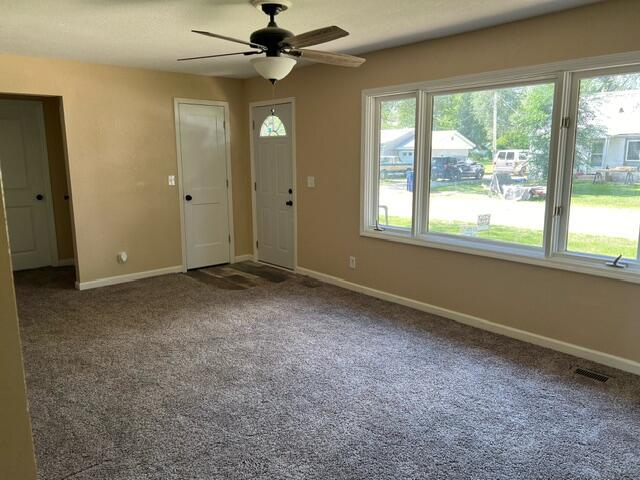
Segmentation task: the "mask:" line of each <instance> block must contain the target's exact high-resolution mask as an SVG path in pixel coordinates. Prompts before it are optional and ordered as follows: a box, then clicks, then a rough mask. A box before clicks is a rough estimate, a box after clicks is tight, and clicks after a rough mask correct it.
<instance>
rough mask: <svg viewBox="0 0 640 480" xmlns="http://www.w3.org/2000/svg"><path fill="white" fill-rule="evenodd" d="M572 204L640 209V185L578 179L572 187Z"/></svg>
mask: <svg viewBox="0 0 640 480" xmlns="http://www.w3.org/2000/svg"><path fill="white" fill-rule="evenodd" d="M571 204H572V205H580V206H585V207H603V208H638V209H640V185H638V184H634V185H624V184H622V183H597V184H594V183H592V182H591V181H590V180H589V181H576V182H574V183H573V188H572V189H571Z"/></svg>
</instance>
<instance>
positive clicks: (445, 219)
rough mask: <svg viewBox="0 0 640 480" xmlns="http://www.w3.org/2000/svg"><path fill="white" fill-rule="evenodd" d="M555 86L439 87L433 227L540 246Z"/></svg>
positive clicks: (431, 208) (435, 102) (434, 128)
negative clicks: (447, 89)
mask: <svg viewBox="0 0 640 480" xmlns="http://www.w3.org/2000/svg"><path fill="white" fill-rule="evenodd" d="M554 87H555V85H554V84H553V83H542V84H537V85H518V86H511V87H506V88H496V89H487V90H478V91H471V92H462V93H446V94H441V95H440V94H439V95H434V97H433V113H432V122H431V129H432V132H431V158H430V163H431V167H430V169H429V175H428V178H429V181H430V184H429V186H430V189H429V204H428V205H429V208H428V221H427V222H425V223H426V224H427V225H428V228H427V230H428V232H430V233H442V234H447V235H462V236H467V237H475V238H479V239H489V240H494V241H497V242H506V243H513V244H518V245H528V246H532V247H537V248H542V246H543V242H544V238H543V230H544V218H545V207H546V192H547V180H548V176H549V152H550V145H551V125H552V117H553V116H552V113H553V93H554Z"/></svg>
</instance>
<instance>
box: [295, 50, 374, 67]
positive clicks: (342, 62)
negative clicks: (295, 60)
mask: <svg viewBox="0 0 640 480" xmlns="http://www.w3.org/2000/svg"><path fill="white" fill-rule="evenodd" d="M288 53H289V55H294V56H296V57H301V58H303V59H306V60H311V61H312V62H316V63H326V64H328V65H336V66H338V67H359V66H360V65H362V64H363V63H364V62H366V59H364V58H360V57H354V56H353V55H345V54H344V53H331V52H320V51H318V50H307V49H303V50H291V51H290V52H288Z"/></svg>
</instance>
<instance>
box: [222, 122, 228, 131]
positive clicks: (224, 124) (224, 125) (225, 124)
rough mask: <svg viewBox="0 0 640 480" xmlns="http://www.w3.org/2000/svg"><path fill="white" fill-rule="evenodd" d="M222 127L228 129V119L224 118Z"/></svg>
mask: <svg viewBox="0 0 640 480" xmlns="http://www.w3.org/2000/svg"><path fill="white" fill-rule="evenodd" d="M222 128H223V129H224V130H226V129H227V121H226V120H223V121H222Z"/></svg>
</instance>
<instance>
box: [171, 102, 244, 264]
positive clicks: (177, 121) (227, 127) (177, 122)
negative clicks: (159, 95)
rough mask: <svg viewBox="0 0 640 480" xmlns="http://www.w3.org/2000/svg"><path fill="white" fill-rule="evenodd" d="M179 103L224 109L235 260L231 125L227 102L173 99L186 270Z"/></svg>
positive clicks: (184, 252)
mask: <svg viewBox="0 0 640 480" xmlns="http://www.w3.org/2000/svg"><path fill="white" fill-rule="evenodd" d="M181 103H188V104H190V105H209V106H213V107H222V108H223V109H224V125H225V128H224V139H225V156H226V158H227V180H229V188H227V206H228V218H229V235H231V241H230V242H229V262H230V263H233V262H234V261H235V234H234V231H233V182H232V181H231V180H232V177H233V176H232V175H231V127H230V123H229V102H220V101H214V100H195V99H191V98H178V97H174V99H173V112H174V117H175V126H176V163H177V165H178V178H177V179H176V184H177V186H178V195H179V201H180V233H181V235H180V239H181V247H182V271H183V272H186V271H187V232H186V229H185V225H184V191H183V187H182V150H181V148H180V111H179V108H178V106H179V105H180V104H181Z"/></svg>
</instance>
